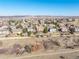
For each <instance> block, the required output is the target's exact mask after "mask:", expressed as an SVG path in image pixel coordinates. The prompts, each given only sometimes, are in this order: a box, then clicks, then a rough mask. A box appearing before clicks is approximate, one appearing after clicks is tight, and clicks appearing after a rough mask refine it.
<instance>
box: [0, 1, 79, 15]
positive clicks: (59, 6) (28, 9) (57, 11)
mask: <svg viewBox="0 0 79 59" xmlns="http://www.w3.org/2000/svg"><path fill="white" fill-rule="evenodd" d="M14 15H51V16H79V0H0V16H14Z"/></svg>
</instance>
